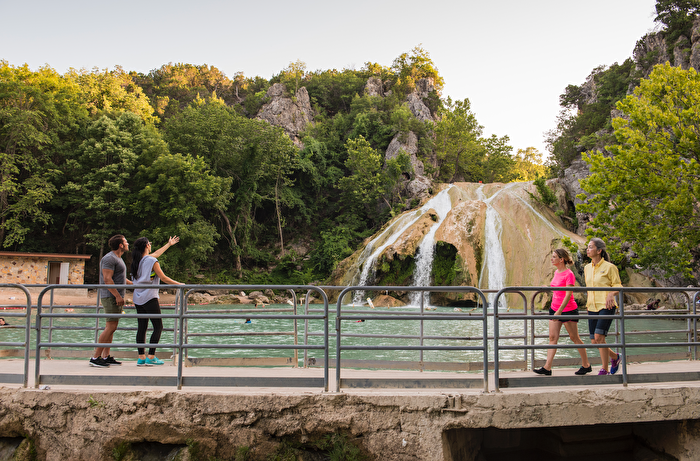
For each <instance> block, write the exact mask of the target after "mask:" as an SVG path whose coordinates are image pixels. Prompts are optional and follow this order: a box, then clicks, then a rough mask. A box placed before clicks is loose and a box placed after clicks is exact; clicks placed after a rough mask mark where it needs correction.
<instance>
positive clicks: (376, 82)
mask: <svg viewBox="0 0 700 461" xmlns="http://www.w3.org/2000/svg"><path fill="white" fill-rule="evenodd" d="M365 94H366V95H368V96H384V84H383V83H382V79H380V78H379V77H370V78H369V79H368V80H367V83H366V84H365Z"/></svg>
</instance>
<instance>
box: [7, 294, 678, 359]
mask: <svg viewBox="0 0 700 461" xmlns="http://www.w3.org/2000/svg"><path fill="white" fill-rule="evenodd" d="M333 307H335V306H333ZM268 308H271V309H272V308H274V309H286V310H287V312H264V311H262V310H257V311H253V312H251V313H250V314H249V315H250V318H251V323H244V322H245V320H244V319H206V318H205V319H190V320H188V322H187V333H188V334H211V335H212V336H196V337H189V338H188V342H189V343H190V344H202V345H208V344H212V345H216V344H232V345H233V344H235V345H243V344H266V345H270V346H271V347H274V345H280V344H289V345H291V344H294V335H293V332H294V321H293V320H291V319H264V318H259V317H257V318H256V316H257V315H279V314H282V315H288V314H291V308H290V306H289V305H286V304H283V305H271V306H268ZM311 308H312V309H320V306H318V305H313V306H311ZM242 309H247V310H251V307H250V306H240V305H232V306H226V305H216V306H214V305H208V306H190V307H189V312H192V313H197V312H200V313H205V312H207V313H211V312H212V311H215V312H217V313H231V314H241V310H242ZM344 309H345V310H344V312H347V313H348V315H352V316H353V317H354V318H353V319H352V320H344V321H343V322H342V325H341V328H342V333H343V334H344V335H356V334H359V335H382V336H384V337H381V338H379V337H366V336H365V337H352V336H351V337H344V338H343V344H344V345H376V346H379V345H382V346H387V345H392V346H396V347H397V348H399V349H400V348H401V347H403V346H418V345H420V339H419V338H398V337H387V336H419V335H420V323H421V322H420V321H419V320H402V321H399V320H366V321H365V322H358V321H357V319H361V318H363V316H369V315H395V314H397V313H400V312H404V313H410V314H418V313H419V312H420V311H419V309H417V308H412V307H404V308H392V309H387V308H376V309H372V310H369V309H367V310H364V311H361V312H357V310H356V309H357V308H353V307H344ZM64 310H65V309H63V308H58V309H56V310H55V312H57V313H59V312H63V311H64ZM351 310H352V311H351ZM80 312H88V311H83V310H81V309H79V308H76V309H75V311H74V313H80ZM91 312H94V308H92V311H91ZM128 312H129V313H133V311H128ZM173 312H174V311H173V310H172V309H165V308H164V311H163V313H173ZM298 312H299V313H300V314H301V313H302V308H301V307H300V308H299V310H298ZM351 312H352V313H351ZM425 313H426V314H436V313H438V314H440V313H443V314H452V315H454V314H467V313H469V311H468V310H467V309H463V311H462V312H454V310H453V309H452V308H441V307H438V308H435V310H434V311H427V312H425ZM471 313H472V316H471V317H468V319H465V320H425V321H423V331H424V333H423V334H424V336H441V337H446V336H452V337H460V338H462V339H457V340H447V339H444V338H443V339H424V342H423V344H424V345H450V346H457V345H459V346H481V345H482V340H481V339H471V340H470V339H466V338H468V337H479V336H480V335H481V332H482V325H483V321H482V320H481V319H480V318H479V316H478V315H479V314H480V310H475V311H473V312H471ZM312 314H316V315H318V314H319V312H312ZM246 315H248V314H246ZM330 316H331V321H330V322H329V333H330V334H331V335H332V336H331V338H330V340H329V341H330V347H331V349H330V356H331V357H335V346H336V344H335V336H334V333H335V314H334V313H331V314H330ZM465 317H466V315H465ZM5 319H6V320H7V321H8V322H9V323H11V324H12V325H14V326H16V325H20V324H21V322H22V321H21V319H18V318H11V317H8V316H7V315H5ZM164 323H165V328H166V329H167V330H169V331H165V332H163V335H162V336H161V343H168V342H173V341H174V339H173V331H172V328H173V325H174V320H172V319H165V320H164ZM524 323H525V321H523V320H505V321H504V320H502V321H501V322H500V324H499V325H500V336H501V338H503V337H505V336H522V335H523V334H524ZM308 324H309V325H308V330H309V333H310V335H309V337H308V343H309V344H316V345H321V344H323V337H322V336H318V334H322V333H323V322H322V321H321V320H309V321H308ZM527 324H528V328H529V324H530V322H529V321H527ZM32 325H34V319H32ZM103 325H104V322H102V321H101V322H100V328H102V326H103ZM42 326H43V327H44V328H43V339H44V341H47V340H48V335H49V332H48V330H46V327H48V326H49V321H48V319H43V320H42ZM94 326H95V320H94V319H87V318H57V319H54V320H53V327H54V328H53V330H52V341H53V342H65V343H91V342H94V341H95V331H94ZM76 328H79V329H76ZM488 329H489V330H488V331H489V336H492V335H493V318H489V322H488ZM626 329H627V331H628V332H631V331H650V332H652V334H649V335H629V336H628V338H627V342H628V343H630V344H631V343H642V342H643V343H661V342H668V341H674V342H682V341H686V340H687V333H684V332H676V333H668V332H664V331H668V330H686V329H687V327H686V321H684V320H683V321H681V320H654V319H653V318H652V317H647V316H645V317H643V318H641V319H639V320H632V319H627V320H626ZM535 330H536V334H537V335H543V336H544V337H541V338H538V339H537V343H538V344H547V342H548V341H547V338H546V335H547V334H548V320H537V321H536V322H535ZM297 331H298V333H297V341H298V344H304V332H305V321H304V320H298V321H297ZM562 332H563V333H565V329H564V328H562ZM579 332H580V335H581V337H582V338H583V341H584V342H585V343H589V340H588V325H587V322H586V321H585V320H584V321H581V322H580V323H579ZM653 332H656V333H653ZM270 333H273V334H270ZM135 336H136V319H122V320H121V321H120V323H119V329H118V330H117V332H116V333H115V336H114V342H121V343H133V342H135V341H136V340H135ZM149 336H150V331H149V332H148V334H147V338H148V337H149ZM23 337H24V331H23V329H20V328H6V327H5V328H0V341H2V342H14V341H22V340H23ZM33 337H34V334H33V332H32V338H33ZM612 341H613V337H612V336H611V337H609V342H612ZM523 343H524V340H523V339H522V338H520V339H515V338H514V339H505V340H502V341H501V344H523ZM560 343H561V344H571V342H570V341H569V340H568V338H563V339H562V340H561V341H560ZM0 347H2V348H17V347H16V346H15V347H11V346H0ZM489 349H490V350H489V359H490V360H493V341H489ZM684 350H687V348H684V347H673V348H660V347H651V348H649V347H645V348H637V349H635V350H634V351H630V353H632V354H641V353H653V352H656V353H659V352H681V351H684ZM118 351H119V349H118V348H115V350H114V353H113V355H115V356H118ZM168 352H169V350H168V351H165V350H162V349H161V352H160V355H161V356H165V355H166V354H167V353H168ZM590 353H594V354H596V355H597V351H596V352H593V351H591V352H590ZM308 354H309V357H319V358H320V357H322V356H323V353H322V351H319V350H311V351H309V352H308ZM423 354H424V355H423V360H424V361H426V362H470V361H471V362H482V361H483V358H482V355H481V352H480V351H424V353H423ZM188 355H189V356H190V357H292V356H293V351H292V350H283V349H270V350H265V351H262V350H255V349H237V350H232V349H229V350H226V349H213V348H203V349H191V350H190V351H189V352H188ZM499 355H500V360H504V361H505V360H522V359H523V357H524V352H523V351H513V350H501V352H500V354H499ZM545 356H546V350H541V351H537V352H536V357H537V358H545ZM299 357H303V351H299ZM342 357H343V358H344V359H368V360H406V361H417V360H420V352H419V351H407V350H396V351H386V350H369V351H364V350H362V351H344V352H343V355H342ZM557 357H578V353H577V352H576V350H575V349H567V350H559V351H557Z"/></svg>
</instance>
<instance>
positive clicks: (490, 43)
mask: <svg viewBox="0 0 700 461" xmlns="http://www.w3.org/2000/svg"><path fill="white" fill-rule="evenodd" d="M655 4H656V1H655V0H587V1H585V2H584V1H574V0H529V1H525V0H500V1H497V0H496V1H489V0H479V1H474V0H461V1H459V0H451V1H450V0H433V1H420V2H419V1H416V0H400V1H399V0H391V1H383V0H352V1H345V2H337V1H334V0H297V1H280V0H268V1H266V2H262V1H260V2H241V1H223V0H222V1H215V0H198V1H187V2H184V1H181V0H170V1H163V0H141V1H134V0H123V1H120V2H107V1H96V0H63V1H56V0H46V1H37V0H22V1H19V0H0V18H1V21H0V24H1V26H0V59H5V60H7V61H9V63H10V64H11V65H15V66H18V65H22V64H24V63H27V64H28V65H29V67H30V68H31V69H33V70H36V69H37V68H38V67H40V66H43V65H47V64H48V65H49V66H51V67H52V68H54V69H56V70H57V71H58V72H60V73H63V72H65V71H66V70H68V69H69V68H71V67H73V68H76V69H80V68H86V69H92V68H94V67H97V68H100V69H105V68H109V69H113V68H114V66H117V65H119V66H122V67H123V68H124V69H125V70H127V71H131V70H134V71H137V72H142V73H148V72H149V71H151V70H153V69H157V68H159V67H160V66H162V65H163V64H167V63H169V62H172V63H178V62H181V63H189V64H209V65H211V66H215V67H217V68H218V69H220V70H221V71H222V72H224V73H225V74H226V75H227V76H228V77H231V78H232V77H233V76H234V74H235V73H236V72H243V73H244V74H245V75H246V76H248V77H253V76H256V75H259V76H261V77H264V78H267V79H269V78H270V77H272V76H273V75H275V74H277V73H279V72H280V71H281V70H282V69H283V68H285V67H286V66H287V65H288V64H289V63H290V62H293V61H296V60H301V61H303V62H305V63H306V65H307V70H310V71H313V70H326V69H338V70H340V69H344V68H351V69H360V68H362V66H363V65H364V63H365V62H376V63H379V64H381V65H384V66H390V65H391V63H392V62H393V60H394V59H395V58H396V57H397V56H399V55H400V54H401V53H404V52H410V50H411V49H412V48H414V47H415V46H416V45H419V44H422V46H423V48H424V49H425V50H427V51H428V52H429V53H430V55H431V58H432V59H433V62H434V63H435V66H436V67H437V69H438V71H439V73H440V75H442V77H443V78H444V79H445V88H444V91H443V96H450V97H451V98H452V99H453V100H461V99H464V98H468V99H469V100H470V101H471V103H472V111H473V112H474V113H475V114H476V117H477V120H478V121H479V123H480V124H481V125H483V126H484V132H485V134H486V135H490V134H496V135H498V136H503V135H508V136H509V137H510V139H511V145H512V146H513V148H514V150H516V151H517V149H524V148H526V147H529V146H534V147H536V148H537V149H538V150H540V151H541V152H543V153H545V152H546V150H545V144H544V133H545V132H546V131H548V130H551V129H553V128H554V126H555V123H556V116H557V114H558V112H559V95H560V94H561V93H563V91H564V89H565V88H566V86H567V85H569V84H576V85H580V84H582V83H583V82H584V81H585V79H586V77H587V76H588V75H589V74H590V72H591V70H592V69H593V68H595V67H597V66H600V65H606V66H609V65H611V64H613V63H615V62H618V63H622V62H623V61H624V60H625V59H627V58H628V57H631V56H632V51H633V49H634V46H635V43H636V42H637V40H638V39H639V38H641V37H642V36H643V35H644V34H646V33H647V32H650V31H652V30H653V28H654V27H655V24H654V22H653V18H654V5H655Z"/></svg>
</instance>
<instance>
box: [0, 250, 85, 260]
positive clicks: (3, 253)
mask: <svg viewBox="0 0 700 461" xmlns="http://www.w3.org/2000/svg"><path fill="white" fill-rule="evenodd" d="M0 256H9V257H12V258H55V259H90V258H92V255H73V254H67V253H23V252H21V251H0Z"/></svg>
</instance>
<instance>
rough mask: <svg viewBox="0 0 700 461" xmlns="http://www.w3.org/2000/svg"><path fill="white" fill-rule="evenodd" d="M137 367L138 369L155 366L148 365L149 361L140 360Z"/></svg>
mask: <svg viewBox="0 0 700 461" xmlns="http://www.w3.org/2000/svg"><path fill="white" fill-rule="evenodd" d="M136 366H137V367H150V366H153V364H152V363H148V359H138V360H137V361H136Z"/></svg>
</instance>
